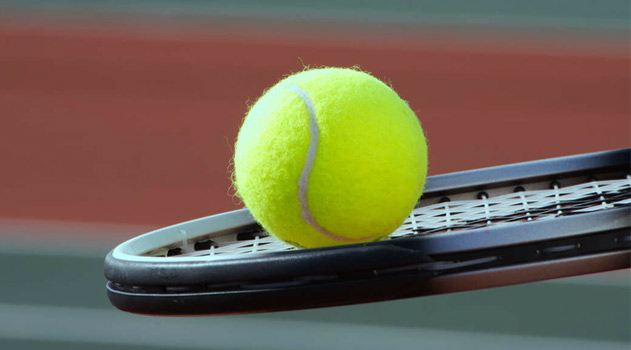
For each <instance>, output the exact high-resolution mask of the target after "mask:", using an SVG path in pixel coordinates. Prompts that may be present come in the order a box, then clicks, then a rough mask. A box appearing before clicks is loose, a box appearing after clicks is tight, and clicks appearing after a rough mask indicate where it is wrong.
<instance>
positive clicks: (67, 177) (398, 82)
mask: <svg viewBox="0 0 631 350" xmlns="http://www.w3.org/2000/svg"><path fill="white" fill-rule="evenodd" d="M7 23H8V22H7ZM7 23H5V24H0V48H1V49H0V118H1V123H0V125H1V127H0V159H1V160H2V163H1V164H2V165H1V171H0V216H2V217H5V218H27V219H53V220H72V221H89V222H110V223H132V224H148V225H166V224H171V223H175V222H178V221H182V220H188V219H192V218H196V217H200V216H206V215H210V214H214V213H219V212H223V211H228V210H233V209H237V208H239V207H241V206H242V205H241V204H240V203H239V201H238V200H237V199H236V198H233V194H232V191H231V189H230V180H229V177H230V173H229V163H230V157H231V155H232V147H233V146H232V144H233V143H234V139H235V137H236V135H237V132H238V128H239V125H240V123H241V120H242V118H243V116H244V114H245V113H246V111H247V104H248V103H251V102H252V101H254V100H255V99H256V98H257V96H259V95H260V94H261V92H262V91H263V90H264V89H265V88H266V87H268V86H270V85H272V84H274V83H275V82H276V81H277V80H278V79H279V78H280V77H282V75H284V74H288V73H290V72H292V71H294V72H295V71H298V70H300V69H302V65H303V63H304V64H308V65H312V66H319V65H328V66H353V65H359V66H360V67H361V68H362V69H364V70H367V71H370V72H372V73H373V74H374V75H376V76H377V77H379V78H382V79H386V80H388V81H390V82H391V83H392V85H393V86H394V88H395V89H396V90H397V91H398V92H399V94H400V95H401V96H402V97H403V98H404V99H406V100H408V101H409V102H410V105H411V106H412V108H413V109H414V110H416V111H418V115H419V118H420V119H421V122H422V124H423V127H424V129H425V131H426V133H427V136H428V139H429V145H430V174H439V173H444V172H451V171H458V170H466V169H473V168H479V167H484V166H492V165H499V164H505V163H510V162H517V161H526V160H534V159H539V158H545V157H553V156H562V155H570V154H577V153H584V152H592V151H599V150H606V149H614V148H623V147H629V145H630V140H629V138H630V136H629V135H630V119H629V94H630V91H629V58H628V55H627V51H626V49H625V48H624V47H622V48H621V47H620V46H616V45H594V46H593V47H592V46H590V45H589V42H588V40H587V39H586V42H587V44H588V45H582V46H581V45H578V44H577V45H573V44H571V42H570V43H569V44H568V42H564V41H563V40H562V39H558V38H557V39H554V40H556V41H554V40H550V41H546V42H543V41H540V42H539V41H537V40H526V39H524V41H523V43H520V42H519V39H515V41H506V40H498V41H493V40H488V41H479V40H478V41H471V40H465V39H461V38H454V37H445V38H444V39H441V38H440V37H436V36H435V35H434V36H431V37H425V36H424V35H423V32H422V30H420V29H416V31H408V32H406V33H405V35H402V37H401V38H399V39H398V40H394V41H388V40H385V41H384V39H383V37H379V38H377V37H375V38H371V36H370V35H369V34H361V33H355V34H353V33H348V34H342V35H340V36H339V37H336V38H333V39H332V38H331V37H330V36H331V35H332V34H331V33H320V34H318V33H317V32H313V31H311V32H305V33H303V34H301V33H300V32H292V33H291V34H292V35H288V34H287V33H284V32H283V31H282V29H276V30H273V29H269V28H267V29H265V28H262V29H257V28H256V27H254V26H253V27H252V28H250V30H236V29H234V28H232V29H226V27H222V26H220V25H208V26H205V27H200V26H195V27H188V28H187V27H181V28H178V29H177V30H176V29H169V28H168V27H167V28H164V27H160V30H147V27H146V26H145V27H142V28H140V29H138V28H136V29H134V27H130V28H131V29H130V28H127V29H129V30H126V29H121V28H120V26H118V25H117V24H116V23H109V24H108V23H104V24H100V25H92V26H90V25H81V26H72V25H71V26H66V25H64V26H60V25H58V23H55V22H50V23H48V24H42V23H40V24H37V25H32V23H26V24H23V23H22V24H20V23H17V22H16V23H9V24H7ZM108 25H109V26H110V27H108ZM108 28H111V30H108ZM283 33H284V34H283ZM327 36H328V37H327ZM574 40H575V39H574ZM575 41H576V40H575ZM526 43H527V44H526ZM522 44H523V45H522Z"/></svg>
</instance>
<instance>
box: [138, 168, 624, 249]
mask: <svg viewBox="0 0 631 350" xmlns="http://www.w3.org/2000/svg"><path fill="white" fill-rule="evenodd" d="M549 185H550V186H549V187H550V188H549V189H532V190H527V189H526V188H524V187H522V186H518V187H517V188H514V189H513V191H514V192H511V193H506V194H501V195H496V196H489V194H488V193H486V192H479V193H477V194H476V195H475V197H474V199H467V200H450V199H449V198H447V197H445V198H443V200H441V201H440V202H439V203H434V204H426V205H425V204H423V201H421V205H420V206H419V207H417V208H415V209H414V210H413V211H412V213H411V214H410V216H409V217H408V218H407V219H406V220H405V221H404V223H403V224H402V225H401V226H400V227H399V228H398V229H397V230H396V231H395V232H393V233H392V234H391V235H390V236H389V237H388V238H387V239H399V238H404V237H413V236H419V235H429V234H440V233H445V232H451V231H458V230H472V229H479V228H483V227H487V226H491V225H506V224H510V223H515V222H520V221H523V222H527V221H532V220H551V219H554V218H558V217H563V216H569V215H580V214H581V213H588V212H593V211H599V210H608V209H612V208H617V207H623V206H631V175H626V177H624V178H621V179H611V180H601V181H596V180H590V181H587V182H583V183H580V184H576V185H572V186H566V187H561V186H560V185H559V183H557V182H552V183H550V184H549ZM533 187H537V186H533ZM180 238H181V241H179V243H175V244H173V245H170V246H168V247H162V248H159V249H155V250H152V251H151V252H148V253H147V254H145V256H152V257H160V256H163V257H166V256H169V257H172V256H183V257H195V256H200V257H201V256H204V257H208V256H218V258H221V256H226V255H243V254H253V253H266V252H282V251H289V250H294V249H297V248H294V247H292V246H290V245H288V244H286V243H284V242H281V241H279V240H277V239H276V238H274V237H273V236H270V235H269V234H268V233H266V232H264V231H263V230H261V229H252V230H247V231H242V232H238V233H236V234H234V233H232V234H230V235H228V237H223V239H220V237H216V236H212V235H210V234H209V235H207V236H202V237H188V236H187V233H186V231H184V230H180Z"/></svg>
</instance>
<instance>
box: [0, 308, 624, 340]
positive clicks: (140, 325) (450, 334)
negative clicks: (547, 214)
mask: <svg viewBox="0 0 631 350" xmlns="http://www.w3.org/2000/svg"><path fill="white" fill-rule="evenodd" d="M419 317H431V316H429V315H425V316H422V315H419ZM498 322H500V320H498ZM1 338H4V339H18V340H19V339H24V340H42V341H68V342H85V343H99V344H111V345H130V346H131V345H147V346H161V347H173V348H180V347H187V348H199V349H208V348H217V349H257V350H265V349H275V350H283V349H292V350H293V349H368V350H369V349H379V350H383V349H411V348H419V347H422V348H424V349H465V348H466V349H484V350H494V349H498V350H499V349H501V350H505V349H511V350H521V349H524V350H532V349H555V350H556V349H572V350H582V349H590V350H591V349H600V350H610V349H611V350H614V349H615V350H618V349H620V350H622V349H624V350H628V344H627V343H623V342H611V341H593V340H586V339H570V338H558V337H539V336H523V335H505V334H491V333H479V332H477V333H474V332H455V331H445V330H435V329H423V328H406V327H392V326H386V327H381V326H375V325H355V324H353V325H349V324H342V323H335V322H306V321H296V320H276V319H261V318H247V317H243V316H241V317H231V316H223V317H193V318H179V317H169V318H166V317H147V316H138V315H132V314H126V313H123V312H119V311H115V310H92V309H83V308H62V307H51V306H31V305H11V304H1V303H0V339H1Z"/></svg>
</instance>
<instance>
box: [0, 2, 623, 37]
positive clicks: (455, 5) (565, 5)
mask: <svg viewBox="0 0 631 350" xmlns="http://www.w3.org/2000/svg"><path fill="white" fill-rule="evenodd" d="M0 8H4V9H5V10H21V11H47V12H55V11H56V12H66V13H74V14H80V13H83V14H92V15H95V16H107V15H110V16H111V15H134V16H162V17H164V16H167V17H178V16H183V17H197V18H200V17H205V18H224V19H229V18H242V19H248V18H255V19H263V20H287V21H294V22H300V21H305V20H307V21H335V22H349V23H351V24H352V23H355V22H368V23H372V24H380V23H381V24H391V25H397V24H406V25H410V24H411V25H415V24H416V25H430V26H458V27H480V26H482V27H491V28H493V27H495V28H543V29H546V28H547V29H559V28H566V29H580V30H593V31H615V32H621V31H624V32H628V30H629V23H630V21H629V3H628V1H620V0H606V1H599V2H595V1H589V0H574V1H572V0H565V1H547V0H532V1H502V0H478V1H468V0H456V1H436V0H434V1H429V0H424V1H404V0H393V1H376V0H372V1H353V0H345V1H335V0H325V1H307V0H298V1H289V0H274V1H264V2H262V1H255V0H236V1H220V0H214V1H194V0H181V1H175V0H151V1H147V0H129V1H124V0H110V1H98V0H83V1H82V0H51V1H37V0H0Z"/></svg>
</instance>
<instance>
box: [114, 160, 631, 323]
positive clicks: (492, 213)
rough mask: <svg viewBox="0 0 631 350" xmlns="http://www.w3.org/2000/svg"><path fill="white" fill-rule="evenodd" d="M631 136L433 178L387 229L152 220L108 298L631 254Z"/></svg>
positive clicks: (480, 283)
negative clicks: (294, 237)
mask: <svg viewBox="0 0 631 350" xmlns="http://www.w3.org/2000/svg"><path fill="white" fill-rule="evenodd" d="M630 162H631V149H623V150H615V151H607V152H599V153H591V154H583V155H577V156H570V157H562V158H554V159H545V160H539V161H533V162H527V163H518V164H511V165H505V166H499V167H493V168H485V169H478V170H471V171H465V172H459V173H452V174H446V175H438V176H433V177H429V178H428V180H427V184H426V187H425V192H424V194H423V196H422V198H421V199H420V200H419V202H418V204H417V206H416V208H415V209H414V210H413V212H412V213H411V215H410V216H409V217H408V219H407V220H406V221H405V222H404V223H403V225H401V227H400V228H399V229H397V230H396V231H395V232H394V233H392V234H391V235H390V236H389V237H388V238H387V239H385V240H381V241H378V242H372V243H362V244H353V245H345V246H338V247H328V248H318V249H296V248H294V247H292V246H289V245H287V244H285V243H283V242H281V241H278V240H276V239H275V238H274V237H272V236H270V235H268V234H267V233H266V232H264V231H263V230H262V229H261V227H260V226H259V225H258V224H257V223H256V222H255V221H254V219H253V218H252V217H251V216H250V214H249V212H248V211H247V210H246V209H243V210H238V211H233V212H228V213H224V214H219V215H214V216H210V217H205V218H201V219H197V220H193V221H189V222H184V223H180V224H177V225H173V226H170V227H166V228H163V229H160V230H157V231H153V232H149V233H146V234H144V235H141V236H138V237H135V238H133V239H131V240H129V241H127V242H124V243H122V244H120V245H119V246H118V247H116V248H115V249H114V250H113V251H112V252H110V253H109V254H108V255H107V257H106V259H105V276H106V278H107V279H108V283H107V292H108V296H109V298H110V301H111V302H112V304H113V305H114V306H116V307H117V308H119V309H121V310H124V311H129V312H135V313H142V314H154V315H200V314H209V315H210V314H229V313H251V312H268V311H281V310H295V309H305V308H314V307H325V306H335V305H346V304H356V303H364V302H373V301H382V300H392V299H400V298H408V297H416V296H425V295H432V294H442V293H451V292H458V291H467V290H474V289H481V288H490V287H496V286H503V285H511V284H518V283H526V282H533V281H540V280H545V279H552V278H559V277H569V276H575V275H581V274H586V273H594V272H602V271H609V270H615V269H621V268H627V267H629V266H630V230H631V169H630V166H631V164H630Z"/></svg>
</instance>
